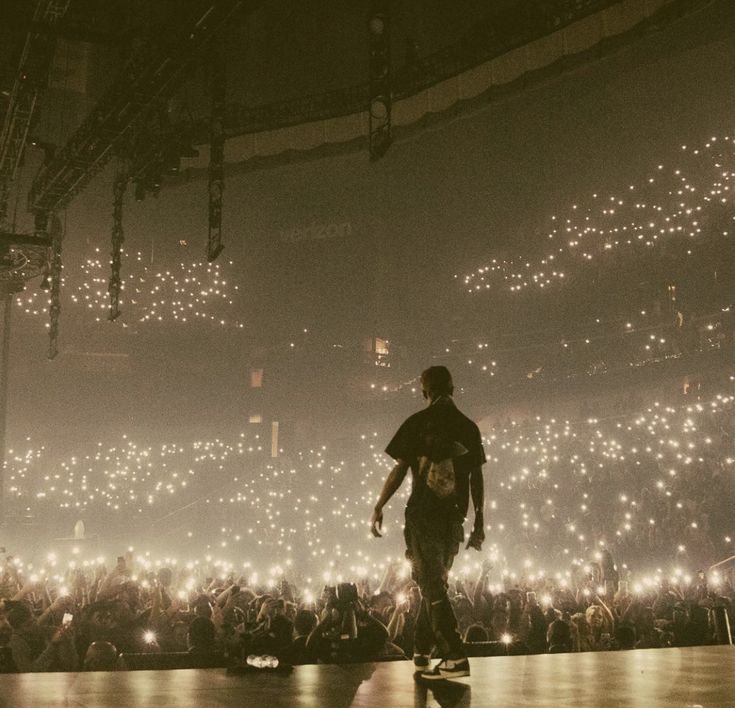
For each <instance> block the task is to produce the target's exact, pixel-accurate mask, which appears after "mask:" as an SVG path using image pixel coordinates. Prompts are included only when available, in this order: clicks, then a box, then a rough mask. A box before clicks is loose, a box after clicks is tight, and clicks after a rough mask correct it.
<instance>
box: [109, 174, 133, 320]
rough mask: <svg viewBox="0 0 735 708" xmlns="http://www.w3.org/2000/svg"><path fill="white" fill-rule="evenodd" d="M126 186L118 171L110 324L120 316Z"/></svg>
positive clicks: (111, 271) (113, 217) (114, 200)
mask: <svg viewBox="0 0 735 708" xmlns="http://www.w3.org/2000/svg"><path fill="white" fill-rule="evenodd" d="M127 185H128V173H127V171H126V170H125V169H124V168H123V169H121V170H119V171H118V173H117V176H116V177H115V182H114V184H113V188H112V192H113V202H112V253H111V254H110V255H111V261H110V265H111V270H110V282H109V284H108V287H107V291H108V292H109V294H110V314H109V315H108V317H109V319H110V321H111V322H113V321H115V320H116V319H117V318H118V317H119V316H120V291H121V289H122V281H121V280H120V269H121V267H122V247H123V243H124V242H125V236H124V232H123V220H122V210H123V199H124V197H125V188H126V187H127Z"/></svg>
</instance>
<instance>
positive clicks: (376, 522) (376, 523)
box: [370, 507, 383, 538]
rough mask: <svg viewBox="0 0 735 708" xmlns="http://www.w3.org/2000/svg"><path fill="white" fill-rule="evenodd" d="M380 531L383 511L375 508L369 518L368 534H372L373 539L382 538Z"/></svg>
mask: <svg viewBox="0 0 735 708" xmlns="http://www.w3.org/2000/svg"><path fill="white" fill-rule="evenodd" d="M382 529H383V510H382V509H378V507H375V509H373V515H372V516H371V517H370V533H372V534H373V536H375V538H382V537H383V534H381V533H380V532H381V531H382Z"/></svg>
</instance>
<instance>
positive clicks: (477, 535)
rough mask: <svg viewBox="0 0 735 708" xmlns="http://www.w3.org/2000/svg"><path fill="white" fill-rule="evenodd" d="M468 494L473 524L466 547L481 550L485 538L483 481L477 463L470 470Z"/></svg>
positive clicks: (480, 468) (480, 469)
mask: <svg viewBox="0 0 735 708" xmlns="http://www.w3.org/2000/svg"><path fill="white" fill-rule="evenodd" d="M470 496H471V497H472V507H473V509H474V510H475V524H474V526H473V527H472V533H471V534H470V540H469V541H468V542H467V548H474V549H475V550H477V551H481V550H482V542H483V541H484V540H485V517H484V511H483V510H484V508H485V483H484V482H483V480H482V467H481V466H480V465H478V466H477V467H473V468H472V469H471V470H470Z"/></svg>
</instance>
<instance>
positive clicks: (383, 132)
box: [368, 2, 393, 160]
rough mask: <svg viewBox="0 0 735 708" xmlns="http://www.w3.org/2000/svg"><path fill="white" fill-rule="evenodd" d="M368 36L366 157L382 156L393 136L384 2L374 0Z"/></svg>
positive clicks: (388, 27)
mask: <svg viewBox="0 0 735 708" xmlns="http://www.w3.org/2000/svg"><path fill="white" fill-rule="evenodd" d="M368 35H369V40H370V102H369V106H368V113H369V129H370V136H369V151H370V159H371V160H377V159H378V158H379V157H382V156H383V155H384V154H385V152H386V150H387V149H388V148H389V147H390V144H391V142H392V140H393V137H392V134H391V109H392V95H391V61H390V10H389V7H388V3H387V2H374V3H373V6H372V10H371V12H370V17H369V18H368Z"/></svg>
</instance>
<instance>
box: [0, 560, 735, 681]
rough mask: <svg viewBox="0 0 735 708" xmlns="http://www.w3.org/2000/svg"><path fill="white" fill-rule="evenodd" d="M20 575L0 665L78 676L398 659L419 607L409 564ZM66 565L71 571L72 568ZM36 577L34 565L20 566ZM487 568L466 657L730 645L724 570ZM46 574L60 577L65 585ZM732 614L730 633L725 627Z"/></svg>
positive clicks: (458, 599) (734, 598) (467, 593)
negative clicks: (332, 571) (375, 572)
mask: <svg viewBox="0 0 735 708" xmlns="http://www.w3.org/2000/svg"><path fill="white" fill-rule="evenodd" d="M55 564H56V560H55V559H47V561H46V563H45V564H44V568H43V569H41V568H40V567H39V568H36V569H35V570H36V573H30V574H29V573H28V572H26V571H27V570H28V568H27V567H24V564H23V563H20V562H18V561H17V559H16V558H14V557H13V556H11V555H7V556H6V557H5V559H4V565H3V572H2V585H1V586H0V594H1V595H2V606H1V607H0V618H1V619H0V670H1V671H3V672H26V671H77V670H85V671H87V670H89V671H94V670H123V669H139V668H177V667H179V668H183V667H190V668H194V667H216V666H223V667H224V666H228V665H241V666H242V665H244V664H245V663H246V661H247V658H248V657H249V656H252V655H257V656H262V655H268V656H273V657H276V658H277V659H278V660H279V662H281V664H287V665H297V664H309V663H340V662H374V661H381V660H403V659H407V658H410V657H411V655H412V652H413V640H414V628H415V625H416V618H417V614H418V610H419V604H420V599H419V593H418V588H417V587H416V584H415V583H414V582H413V581H412V580H411V578H410V577H409V576H408V574H407V573H406V572H405V563H404V562H401V561H398V560H394V561H393V562H392V563H390V564H388V565H386V568H385V572H384V573H383V574H382V576H381V578H380V581H379V582H378V583H374V582H372V581H371V579H370V578H368V577H360V578H355V580H356V582H355V583H354V584H353V583H350V582H339V583H337V584H335V585H325V586H324V587H323V589H322V590H321V591H320V592H319V593H318V594H317V595H316V596H313V595H312V594H311V592H310V591H308V590H305V585H304V582H303V579H302V578H301V579H300V578H299V577H298V576H297V574H293V575H292V574H284V573H279V574H276V575H275V576H271V577H270V578H269V580H268V582H266V583H257V582H255V583H254V582H253V580H257V576H254V575H250V576H247V575H238V574H236V573H232V572H223V571H222V567H221V566H219V567H216V566H214V565H206V564H205V563H201V564H196V565H193V564H188V565H187V566H179V565H178V564H176V565H173V564H171V565H165V564H164V563H163V562H162V561H158V562H156V563H151V562H149V561H145V560H144V559H142V558H136V557H135V556H134V555H133V553H131V552H129V551H128V552H126V553H125V554H124V555H122V556H120V557H118V559H117V562H116V563H115V564H114V565H112V566H111V567H108V566H107V565H106V564H105V562H104V559H98V561H97V562H92V563H88V564H86V565H84V566H83V565H81V564H80V565H79V566H75V564H73V563H72V564H70V565H68V566H67V570H66V571H65V572H64V573H63V575H61V576H52V575H51V574H50V572H49V571H50V570H51V569H52V568H53V566H54V565H55ZM71 566H75V567H71ZM29 567H30V568H31V569H33V566H29ZM496 570H497V569H495V568H494V567H493V563H492V562H491V561H489V560H487V559H486V560H484V561H483V562H482V563H481V564H480V565H479V570H478V571H477V573H476V574H472V575H471V576H469V577H464V576H461V575H460V574H454V575H453V577H452V579H451V581H450V597H451V603H452V605H453V608H454V611H455V614H456V616H457V620H458V624H459V628H460V630H461V632H462V635H463V638H464V642H465V646H466V649H467V652H468V653H469V654H470V655H484V656H489V655H503V654H518V653H530V654H538V653H546V652H551V653H558V652H586V651H602V650H626V649H635V648H656V647H670V646H692V645H705V644H712V643H718V642H727V641H731V639H730V635H729V626H732V624H733V622H735V614H734V612H733V610H734V608H735V589H734V588H733V580H734V579H735V578H733V576H732V574H731V572H729V571H725V572H718V571H716V570H715V571H711V572H709V573H705V572H704V571H702V572H699V573H697V574H696V575H694V576H692V577H690V576H687V575H685V574H684V573H683V571H681V570H679V569H677V570H675V571H674V573H673V574H672V577H662V576H656V577H654V578H651V579H646V582H645V583H639V582H634V578H633V577H632V576H631V574H630V572H629V571H625V570H623V568H622V565H621V566H618V565H617V564H616V562H615V559H614V558H613V556H612V554H611V553H610V551H609V550H607V549H603V550H602V551H601V552H598V553H596V554H595V557H593V558H592V559H590V560H589V562H588V563H586V564H585V565H583V566H574V567H573V572H572V573H571V575H570V577H569V578H566V577H564V578H562V580H557V579H555V578H554V577H551V576H543V577H540V576H538V575H536V576H533V579H532V574H524V575H523V576H522V577H517V578H515V579H513V578H511V577H510V575H507V574H503V575H502V578H501V579H500V580H499V581H494V577H493V576H495V575H497V573H496ZM54 577H61V581H60V582H61V583H64V584H60V583H59V582H58V581H55V580H54V579H53V578H54ZM728 619H729V625H728Z"/></svg>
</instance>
